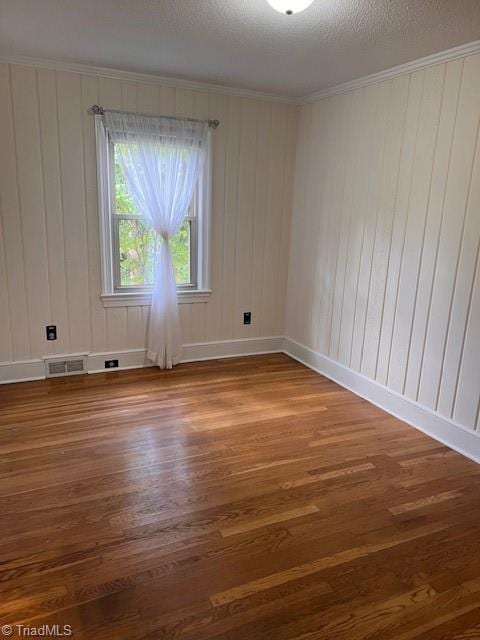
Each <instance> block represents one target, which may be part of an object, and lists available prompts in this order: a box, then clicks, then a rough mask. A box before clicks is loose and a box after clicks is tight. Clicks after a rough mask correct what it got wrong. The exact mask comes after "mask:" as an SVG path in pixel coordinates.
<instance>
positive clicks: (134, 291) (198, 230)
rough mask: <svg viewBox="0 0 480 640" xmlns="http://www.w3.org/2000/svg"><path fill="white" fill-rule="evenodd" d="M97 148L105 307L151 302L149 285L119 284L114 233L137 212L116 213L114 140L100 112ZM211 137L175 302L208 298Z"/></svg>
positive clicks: (103, 299) (199, 300) (209, 290)
mask: <svg viewBox="0 0 480 640" xmlns="http://www.w3.org/2000/svg"><path fill="white" fill-rule="evenodd" d="M95 134H96V151H97V181H98V211H99V230H100V258H101V271H102V291H101V295H100V298H101V299H102V302H103V305H104V306H105V307H115V306H145V305H149V304H150V303H151V294H152V287H151V286H142V285H135V286H130V287H128V286H121V285H120V260H119V246H118V233H117V232H116V229H115V227H116V226H117V227H118V224H119V221H120V219H122V218H125V219H128V218H129V219H138V218H139V216H136V215H133V214H132V215H129V214H117V213H116V202H115V164H114V143H113V142H112V141H111V140H110V138H109V135H108V131H107V130H106V128H105V125H104V122H103V118H102V116H101V115H95ZM211 180H212V141H211V132H210V131H209V132H208V136H207V147H206V158H205V162H204V165H203V168H202V171H201V174H200V176H199V180H198V184H197V187H196V190H195V194H194V201H193V206H194V215H193V216H188V217H187V218H188V219H189V220H190V221H191V222H190V233H191V236H190V237H191V246H190V261H191V264H190V269H191V276H190V277H191V280H192V282H191V283H189V284H178V285H177V292H178V301H179V302H188V303H191V302H208V300H209V298H210V294H211V289H210V219H211Z"/></svg>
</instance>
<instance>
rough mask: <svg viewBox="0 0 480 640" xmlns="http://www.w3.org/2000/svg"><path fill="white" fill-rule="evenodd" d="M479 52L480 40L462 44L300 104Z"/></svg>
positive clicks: (323, 92) (310, 96) (324, 91)
mask: <svg viewBox="0 0 480 640" xmlns="http://www.w3.org/2000/svg"><path fill="white" fill-rule="evenodd" d="M479 52H480V40H475V41H474V42H467V43H466V44H461V45H460V46H458V47H453V48H452V49H446V50H445V51H440V52H438V53H434V54H432V55H430V56H425V57H424V58H418V59H417V60H412V61H411V62H406V63H405V64H400V65H398V66H396V67H391V68H390V69H385V70H384V71H379V72H378V73H372V74H371V75H368V76H363V77H362V78H357V79H356V80H351V81H350V82H344V83H342V84H337V85H335V86H334V87H329V88H327V89H322V90H321V91H315V92H314V93H310V94H308V95H306V96H303V97H302V98H301V99H300V100H299V101H298V102H299V103H300V104H309V103H311V102H316V101H317V100H321V99H323V98H328V97H330V96H335V95H338V94H340V93H347V92H349V91H354V90H355V89H360V88H361V87H367V86H368V85H371V84H376V83H377V82H382V81H384V80H390V79H391V78H396V77H397V76H401V75H404V74H407V73H413V72H414V71H419V70H420V69H426V68H427V67H433V66H434V65H437V64H442V63H444V62H450V61H451V60H456V59H458V58H465V57H466V56H471V55H473V54H475V53H479Z"/></svg>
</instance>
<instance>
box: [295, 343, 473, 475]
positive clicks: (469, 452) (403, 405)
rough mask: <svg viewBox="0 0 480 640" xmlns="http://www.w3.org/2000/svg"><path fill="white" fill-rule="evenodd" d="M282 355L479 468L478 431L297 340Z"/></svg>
mask: <svg viewBox="0 0 480 640" xmlns="http://www.w3.org/2000/svg"><path fill="white" fill-rule="evenodd" d="M283 351H284V353H286V354H287V355H289V356H290V357H291V358H294V359H295V360H298V361H299V362H301V363H302V364H304V365H305V366H307V367H309V368H310V369H313V370H314V371H316V372H317V373H320V374H322V375H324V376H326V377H327V378H329V379H330V380H333V381H334V382H337V383H338V384H340V385H341V386H342V387H345V388H346V389H349V390H350V391H353V393H355V394H356V395H358V396H360V397H362V398H364V399H365V400H368V402H371V403H372V404H374V405H376V406H377V407H380V408H381V409H383V410H384V411H387V412H388V413H390V414H391V415H393V416H395V417H396V418H399V419H400V420H403V421H404V422H406V423H408V424H409V425H411V426H412V427H415V429H418V430H419V431H423V433H425V434H427V435H428V436H431V437H432V438H434V439H435V440H438V441H439V442H441V443H442V444H444V445H446V446H447V447H450V449H454V450H455V451H457V452H458V453H461V454H462V455H464V456H466V457H467V458H470V459H471V460H473V461H474V462H477V463H479V464H480V433H478V432H477V431H471V430H469V429H467V428H466V427H463V426H462V425H459V424H456V423H455V422H453V421H452V420H449V419H447V418H444V417H443V416H441V415H439V414H438V413H435V412H434V411H431V410H430V409H427V408H426V407H423V406H422V405H420V404H419V403H418V402H414V401H413V400H409V399H408V398H406V397H404V396H402V395H400V394H399V393H396V392H395V391H392V390H391V389H388V388H387V387H385V386H383V385H381V384H379V383H378V382H375V381H374V380H371V379H370V378H367V377H365V376H363V375H362V374H360V373H357V372H356V371H352V370H351V369H349V368H348V367H345V366H344V365H342V364H340V363H339V362H336V361H335V360H331V359H330V358H328V357H327V356H324V355H322V354H321V353H318V352H316V351H313V350H312V349H309V348H308V347H305V346H304V345H302V344H299V343H298V342H295V340H291V339H290V338H285V339H284V348H283Z"/></svg>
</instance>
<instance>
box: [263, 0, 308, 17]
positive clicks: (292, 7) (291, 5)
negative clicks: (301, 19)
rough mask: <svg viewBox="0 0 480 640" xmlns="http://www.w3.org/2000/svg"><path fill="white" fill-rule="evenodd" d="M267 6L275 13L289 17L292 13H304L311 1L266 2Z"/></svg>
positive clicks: (272, 0)
mask: <svg viewBox="0 0 480 640" xmlns="http://www.w3.org/2000/svg"><path fill="white" fill-rule="evenodd" d="M267 2H268V4H269V5H270V6H271V7H273V8H274V9H275V10H276V11H279V12H280V13H284V14H286V15H287V16H291V15H293V14H294V13H299V12H300V11H304V10H305V9H306V8H307V7H309V6H310V5H311V4H312V2H313V0H267Z"/></svg>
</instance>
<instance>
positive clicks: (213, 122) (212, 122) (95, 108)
mask: <svg viewBox="0 0 480 640" xmlns="http://www.w3.org/2000/svg"><path fill="white" fill-rule="evenodd" d="M89 111H90V112H91V113H93V114H94V115H96V116H103V115H104V114H105V112H106V111H109V112H110V113H128V114H129V115H133V116H145V117H148V118H155V117H160V118H166V119H167V120H186V121H187V122H208V126H209V127H211V128H212V129H216V128H217V127H218V126H219V125H220V121H219V120H197V119H195V118H176V117H175V116H155V115H154V114H152V113H134V112H132V111H120V110H119V109H104V108H103V107H99V106H98V104H94V105H93V106H92V107H90V109H89Z"/></svg>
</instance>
